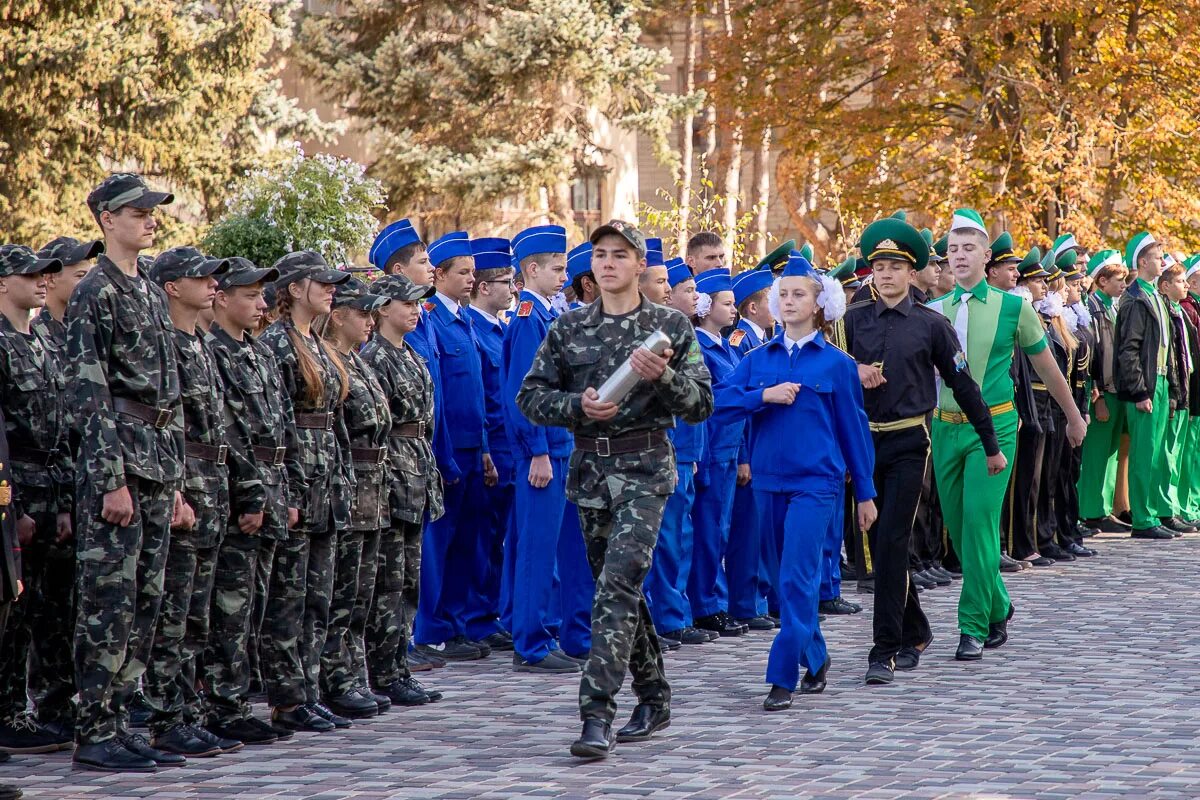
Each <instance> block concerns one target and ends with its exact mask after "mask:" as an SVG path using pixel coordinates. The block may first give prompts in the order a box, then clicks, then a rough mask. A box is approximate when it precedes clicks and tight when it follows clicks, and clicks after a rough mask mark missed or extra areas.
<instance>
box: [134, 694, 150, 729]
mask: <svg viewBox="0 0 1200 800" xmlns="http://www.w3.org/2000/svg"><path fill="white" fill-rule="evenodd" d="M152 716H154V709H153V708H151V707H150V703H149V701H147V700H146V695H144V694H142V693H141V692H134V693H133V697H132V698H130V700H129V727H131V728H148V727H150V717H152Z"/></svg>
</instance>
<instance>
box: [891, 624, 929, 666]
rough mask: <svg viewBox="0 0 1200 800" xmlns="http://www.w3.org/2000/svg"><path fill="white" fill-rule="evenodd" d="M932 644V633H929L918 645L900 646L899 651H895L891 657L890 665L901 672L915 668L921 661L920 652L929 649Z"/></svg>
mask: <svg viewBox="0 0 1200 800" xmlns="http://www.w3.org/2000/svg"><path fill="white" fill-rule="evenodd" d="M931 644H933V634H932V633H931V634H929V639H928V640H927V641H926V642H925V644H923V645H920V646H919V647H918V646H914V645H909V646H907V647H901V648H900V652H899V653H896V657H895V658H894V659H892V665H893V667H894V668H895V669H897V670H899V671H901V672H908V671H910V670H914V669H916V668H917V665H918V664H920V663H921V654H922V653H924V652H925V651H926V650H928V649H929V645H931Z"/></svg>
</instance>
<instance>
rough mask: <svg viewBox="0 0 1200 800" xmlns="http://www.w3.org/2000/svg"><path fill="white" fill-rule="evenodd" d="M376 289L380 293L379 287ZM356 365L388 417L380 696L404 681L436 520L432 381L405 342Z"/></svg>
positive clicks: (374, 677)
mask: <svg viewBox="0 0 1200 800" xmlns="http://www.w3.org/2000/svg"><path fill="white" fill-rule="evenodd" d="M384 280H394V279H384ZM375 286H376V287H379V288H375V291H382V290H383V287H380V282H376V284H375ZM384 293H385V294H386V292H384ZM398 299H405V298H404V297H403V296H401V297H399V298H398ZM362 358H363V360H364V361H366V362H367V363H368V364H369V365H370V366H371V368H372V369H373V370H374V371H375V375H376V377H377V378H378V379H379V383H380V385H381V386H382V387H383V391H384V393H385V394H386V395H387V398H388V402H389V404H390V407H391V413H392V433H391V436H389V437H388V452H389V462H388V465H389V468H390V471H391V478H390V481H389V491H388V509H389V516H390V521H389V524H388V527H387V528H386V529H385V530H384V531H383V533H382V536H381V539H380V545H379V567H378V571H377V573H376V579H375V598H374V600H373V601H372V603H371V610H370V614H369V617H368V621H367V667H368V672H369V673H370V677H371V685H372V687H373V688H377V689H383V688H386V687H387V686H389V685H390V684H392V683H394V682H395V681H397V680H399V679H401V678H408V677H411V673H410V672H409V669H408V641H409V637H410V636H411V634H412V623H413V615H414V612H415V609H416V605H417V593H418V590H419V587H420V581H421V528H422V522H423V520H424V519H425V517H426V515H428V517H429V519H438V518H439V517H441V516H442V512H443V508H442V479H441V475H440V474H439V473H438V470H437V466H436V465H435V462H434V457H433V420H434V404H433V380H432V378H430V375H429V370H428V369H427V368H426V366H425V362H424V361H423V360H422V359H421V357H420V356H419V355H417V351H416V350H414V349H413V348H412V345H410V344H408V343H407V342H405V343H403V344H402V345H401V346H399V347H397V346H396V345H394V344H392V342H390V341H389V340H388V339H386V338H384V337H383V336H382V335H378V334H377V335H376V336H375V337H374V338H372V339H371V341H369V342H367V344H366V345H365V346H364V347H363V349H362Z"/></svg>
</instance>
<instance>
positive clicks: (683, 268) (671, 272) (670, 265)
mask: <svg viewBox="0 0 1200 800" xmlns="http://www.w3.org/2000/svg"><path fill="white" fill-rule="evenodd" d="M666 267H667V283H669V284H671V286H672V287H675V286H678V285H679V284H681V283H683V282H684V281H690V280H691V279H692V278H693V277H695V276H694V275H692V268H691V267H689V266H688V265H687V264H685V263H684V262H683V259H682V258H679V257H678V256H677V257H675V258H672V259H671V260H670V261H668V262H667V263H666Z"/></svg>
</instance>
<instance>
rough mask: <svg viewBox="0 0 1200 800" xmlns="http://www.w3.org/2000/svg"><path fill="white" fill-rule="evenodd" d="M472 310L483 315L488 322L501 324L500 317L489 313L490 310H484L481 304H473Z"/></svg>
mask: <svg viewBox="0 0 1200 800" xmlns="http://www.w3.org/2000/svg"><path fill="white" fill-rule="evenodd" d="M471 310H472V311H474V312H475V313H476V314H478V315H479V316H481V317H483V318H484V319H486V320H487V321H488V322H490V323H492V324H493V325H499V324H500V318H499V317H495V316H492V315H491V314H489V313H488V312H486V311H484V310H483V309H482V308H480V307H479V306H471Z"/></svg>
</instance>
